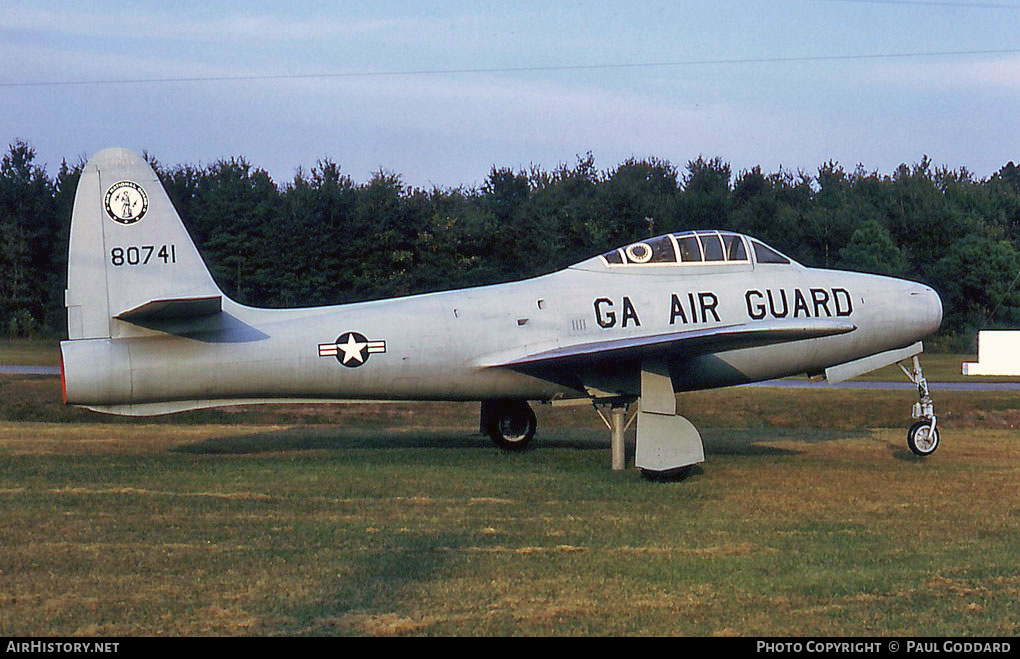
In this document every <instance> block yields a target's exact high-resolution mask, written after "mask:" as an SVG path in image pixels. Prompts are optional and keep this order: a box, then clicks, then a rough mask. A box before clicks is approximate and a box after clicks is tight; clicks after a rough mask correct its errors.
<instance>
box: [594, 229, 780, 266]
mask: <svg viewBox="0 0 1020 659" xmlns="http://www.w3.org/2000/svg"><path fill="white" fill-rule="evenodd" d="M752 253H753V254H754V262H755V263H761V264H777V265H782V264H786V265H789V264H790V263H791V260H790V259H789V258H787V257H785V256H783V255H782V254H780V253H779V252H777V251H776V250H774V249H772V248H771V247H769V246H768V245H766V244H765V243H763V242H761V241H759V240H756V239H755V238H751V237H750V236H744V235H741V234H739V233H732V232H730V231H685V232H683V233H671V234H666V235H664V236H656V237H655V238H649V239H648V240H642V241H640V242H636V243H631V244H630V245H627V246H626V247H620V248H619V249H614V250H612V251H609V252H606V253H605V254H603V255H602V256H600V257H599V258H600V259H601V260H602V262H603V263H604V264H605V265H606V266H608V267H610V268H615V267H640V266H655V265H660V266H662V265H702V266H704V265H721V264H745V265H750V264H751V254H752Z"/></svg>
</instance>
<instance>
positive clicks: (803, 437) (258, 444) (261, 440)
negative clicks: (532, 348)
mask: <svg viewBox="0 0 1020 659" xmlns="http://www.w3.org/2000/svg"><path fill="white" fill-rule="evenodd" d="M869 436H870V434H869V432H868V431H864V430H861V431H852V430H851V431H848V430H796V431H783V430H775V429H767V428H766V429H755V430H745V429H732V430H731V429H717V430H708V431H706V432H705V435H704V441H705V450H706V453H710V454H714V455H720V456H722V455H729V456H793V455H799V454H801V453H803V451H799V450H796V449H792V448H789V447H778V446H770V445H769V442H774V441H787V442H789V441H793V442H802V443H816V442H827V441H837V440H845V439H848V438H860V439H865V438H867V437H869ZM608 443H609V442H608V440H606V439H605V438H604V437H602V436H601V435H600V434H597V433H593V432H592V431H590V430H586V429H567V430H554V431H550V432H548V433H546V434H545V435H544V436H543V438H542V444H541V448H539V449H534V450H544V449H572V450H597V451H603V450H605V448H606V445H607V444H608ZM626 444H627V450H628V453H629V454H631V455H632V454H633V451H634V449H635V446H634V439H633V438H632V437H630V438H628V440H627V442H626ZM396 449H444V450H465V449H469V450H479V451H487V452H491V451H493V450H494V447H493V445H492V443H491V442H490V441H488V437H486V436H485V435H482V434H469V433H464V432H458V431H456V430H412V431H405V430H398V429H390V428H383V429H357V430H352V429H344V428H307V427H305V428H287V429H282V430H274V431H270V432H259V433H253V434H250V435H240V436H233V437H222V438H213V439H207V440H203V441H201V442H196V443H193V444H186V445H183V446H178V447H175V448H173V449H171V451H172V452H174V453H189V454H205V455H247V454H259V453H279V452H299V451H350V450H371V451H391V450H396ZM901 453H902V454H903V455H902V456H900V455H896V456H895V457H897V458H899V457H906V456H910V455H912V454H910V453H909V452H907V451H901Z"/></svg>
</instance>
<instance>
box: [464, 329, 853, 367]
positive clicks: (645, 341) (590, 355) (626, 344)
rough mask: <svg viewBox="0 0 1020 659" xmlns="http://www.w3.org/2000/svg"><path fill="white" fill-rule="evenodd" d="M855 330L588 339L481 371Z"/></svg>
mask: <svg viewBox="0 0 1020 659" xmlns="http://www.w3.org/2000/svg"><path fill="white" fill-rule="evenodd" d="M855 329H857V326H856V325H854V324H853V323H847V322H844V321H837V320H827V319H817V318H814V319H803V320H782V319H779V320H767V321H760V322H751V323H743V324H740V325H721V326H718V327H707V328H703V329H694V330H691V329H689V330H681V331H678V332H667V333H665V334H653V335H649V336H634V337H626V338H615V339H606V340H604V341H591V342H587V343H578V344H574V345H569V346H561V347H558V348H552V349H550V350H543V351H540V352H536V353H532V354H529V355H523V356H519V357H513V358H509V359H505V360H504V359H495V360H493V361H491V362H486V363H484V364H482V366H485V367H500V366H502V367H510V368H515V367H526V366H530V365H534V364H553V363H557V364H560V363H577V362H607V361H617V360H621V359H634V358H645V357H648V356H652V355H664V354H668V353H675V354H677V355H684V356H693V355H698V354H705V353H709V352H723V351H726V350H737V349H740V348H754V347H757V346H764V345H772V344H776V343H786V342H789V341H800V340H804V339H817V338H821V337H825V336H835V335H837V334H846V333H847V332H852V331H854V330H855Z"/></svg>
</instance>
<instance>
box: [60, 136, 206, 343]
mask: <svg viewBox="0 0 1020 659" xmlns="http://www.w3.org/2000/svg"><path fill="white" fill-rule="evenodd" d="M221 299H222V293H220V291H219V288H218V287H217V286H216V283H215V282H214V281H213V279H212V276H210V274H209V270H208V269H207V268H206V267H205V263H203V262H202V258H201V256H199V253H198V250H197V249H196V248H195V244H194V243H193V242H192V240H191V237H190V236H189V235H188V232H187V230H186V229H185V228H184V224H183V223H182V222H181V219H180V217H179V216H178V215H177V211H176V210H174V207H173V204H171V203H170V199H169V197H167V194H166V191H165V190H164V189H163V186H162V184H160V182H159V180H158V179H157V178H156V175H155V173H154V172H153V171H152V168H151V167H149V165H148V163H146V162H145V161H144V160H143V159H142V158H141V157H139V156H138V154H136V153H133V152H132V151H129V150H127V149H107V150H105V151H101V152H100V153H97V154H96V155H95V156H93V157H92V159H91V160H89V162H88V164H87V165H85V169H84V170H83V171H82V174H81V179H80V180H79V182H78V189H77V191H76V193H75V197H74V211H73V213H72V215H71V241H70V250H69V252H68V261H67V292H66V298H65V304H66V305H67V333H68V338H69V339H94V338H111V337H112V338H116V337H117V336H118V326H119V325H118V323H120V321H119V320H117V318H124V319H128V318H132V317H134V318H139V317H145V316H150V317H151V316H155V315H158V314H160V313H162V314H164V315H172V314H174V313H184V314H192V313H208V312H209V311H210V310H213V309H215V310H218V309H219V305H220V301H221ZM182 310H183V311H182ZM196 310H197V311H196Z"/></svg>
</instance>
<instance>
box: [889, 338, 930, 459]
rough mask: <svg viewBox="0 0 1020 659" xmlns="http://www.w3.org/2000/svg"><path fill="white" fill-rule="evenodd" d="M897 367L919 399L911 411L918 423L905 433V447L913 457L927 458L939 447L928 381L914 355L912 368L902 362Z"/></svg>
mask: <svg viewBox="0 0 1020 659" xmlns="http://www.w3.org/2000/svg"><path fill="white" fill-rule="evenodd" d="M897 365H898V366H899V367H900V370H901V371H903V373H904V374H905V375H906V376H907V378H908V379H909V380H910V381H911V382H913V383H914V384H915V385H917V395H918V397H919V398H920V401H919V402H917V403H914V407H913V409H912V410H911V416H912V417H913V418H915V419H919V421H917V422H916V423H915V424H914V425H912V426H910V430H908V431H907V446H908V447H909V448H910V451H911V453H913V454H914V455H919V456H921V457H927V456H929V455H931V454H932V453H934V452H935V449H937V448H938V447H939V431H938V429H937V428H936V427H935V425H936V419H935V404H934V403H933V402H932V399H931V394H930V393H929V392H928V381H927V380H926V379H925V378H924V374H923V373H922V372H921V362H920V360H918V358H917V356H916V355H915V356H914V364H913V368H910V369H908V368H907V367H906V366H904V365H903V363H902V362H900V363H899V364H897Z"/></svg>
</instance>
